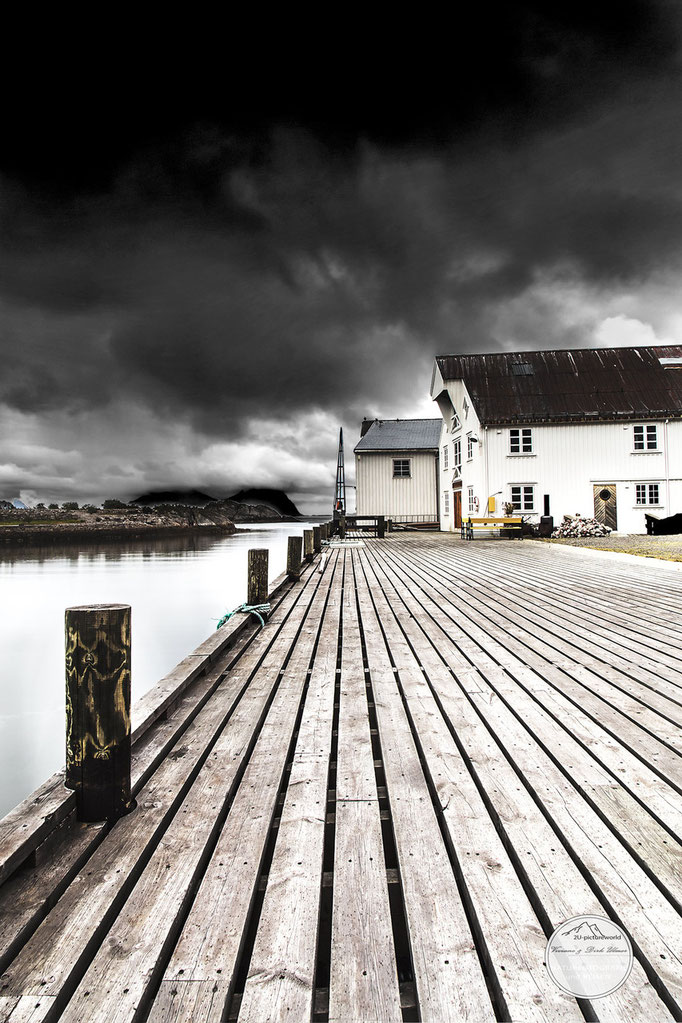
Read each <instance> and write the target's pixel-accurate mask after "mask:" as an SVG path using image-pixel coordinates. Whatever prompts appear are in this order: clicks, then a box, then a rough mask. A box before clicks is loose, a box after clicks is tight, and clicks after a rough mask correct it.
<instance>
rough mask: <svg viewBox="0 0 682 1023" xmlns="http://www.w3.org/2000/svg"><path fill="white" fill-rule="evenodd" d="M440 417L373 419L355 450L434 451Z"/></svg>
mask: <svg viewBox="0 0 682 1023" xmlns="http://www.w3.org/2000/svg"><path fill="white" fill-rule="evenodd" d="M441 426H442V420H441V419H375V420H374V422H373V423H372V425H371V426H370V428H369V429H368V430H367V431H366V433H365V434H364V435H363V436H362V437H361V438H360V440H359V441H358V443H357V444H356V445H355V450H356V451H429V450H433V451H435V450H436V449H437V447H438V444H439V442H440V429H441Z"/></svg>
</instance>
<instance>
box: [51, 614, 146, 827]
mask: <svg viewBox="0 0 682 1023" xmlns="http://www.w3.org/2000/svg"><path fill="white" fill-rule="evenodd" d="M65 632H66V776H65V779H64V781H65V784H66V786H67V787H68V788H71V789H75V791H76V815H77V817H78V820H79V821H104V820H116V818H117V817H121V816H123V814H125V813H128V812H129V811H130V810H132V809H133V807H134V805H135V804H134V802H133V801H131V798H130V605H129V604H93V605H88V606H84V607H68V608H67V609H66V614H65Z"/></svg>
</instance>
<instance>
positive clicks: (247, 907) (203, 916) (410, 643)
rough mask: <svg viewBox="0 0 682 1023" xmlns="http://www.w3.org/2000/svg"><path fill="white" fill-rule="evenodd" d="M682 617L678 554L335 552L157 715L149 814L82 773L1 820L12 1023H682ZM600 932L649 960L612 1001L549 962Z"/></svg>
mask: <svg viewBox="0 0 682 1023" xmlns="http://www.w3.org/2000/svg"><path fill="white" fill-rule="evenodd" d="M681 607H682V573H676V572H674V571H665V570H664V569H663V568H661V567H660V566H657V565H655V564H654V563H652V564H648V563H641V562H639V561H637V562H635V561H633V563H632V565H630V564H625V563H621V562H618V561H607V560H606V559H604V558H603V557H601V556H599V555H588V554H580V555H579V554H576V553H575V552H573V551H565V550H563V549H557V548H556V547H554V546H549V545H543V544H538V543H532V542H522V543H521V542H519V541H503V540H499V541H497V540H496V541H475V542H473V543H466V542H461V541H459V540H458V539H456V538H455V537H453V536H449V535H438V534H425V535H414V534H399V535H389V536H388V537H387V538H386V539H383V540H378V539H370V538H367V537H365V538H363V539H362V540H361V541H360V544H359V545H355V546H353V545H350V544H348V543H347V545H346V546H342V545H336V544H334V543H332V544H331V545H330V546H329V548H327V549H326V550H325V551H324V552H323V555H322V558H321V559H319V558H318V559H317V560H316V561H315V562H313V564H312V565H310V566H308V567H307V568H306V569H305V571H304V573H303V576H302V578H301V581H300V582H298V583H286V584H284V585H282V586H280V588H279V590H278V593H277V595H276V597H275V598H274V600H273V610H272V613H271V616H270V618H269V620H268V622H267V624H266V626H265V628H264V629H262V630H261V631H257V629H256V628H255V626H253V625H251V624H250V623H246V622H244V621H243V620H241V621H240V623H239V625H237V624H235V620H234V619H233V620H231V622H230V623H229V624H228V626H225V629H226V630H227V632H226V633H225V634H224V635H226V636H228V638H230V637H231V639H230V642H229V643H228V645H227V646H225V647H224V649H222V650H221V649H220V646H221V643H222V644H223V646H224V644H225V642H226V640H225V639H224V638H223V640H221V641H220V642H219V641H218V640H216V639H212V640H211V641H208V642H207V644H206V645H205V649H203V650H202V649H201V648H200V650H199V651H198V652H196V653H195V654H194V655H192V657H193V658H194V661H195V662H196V663H195V664H194V667H192V663H193V662H192V658H189V659H188V662H187V663H185V664H184V665H183V666H180V667H179V668H178V670H177V672H176V673H175V674H174V675H172V676H170V677H169V679H167V680H165V681H164V683H163V684H162V686H161V687H160V688H159V689H158V690H157V691H155V692H154V693H152V694H150V697H149V698H148V699H147V701H146V703H145V704H144V706H143V708H142V711H141V719H140V720H141V723H138V728H137V730H136V736H137V741H136V742H135V744H134V747H133V784H134V793H135V796H136V799H137V808H136V810H135V811H134V812H133V813H131V814H130V815H128V816H126V817H124V818H122V819H121V820H119V821H118V822H117V823H116V824H115V825H114V826H113V827H111V828H109V827H105V826H96V825H84V824H78V823H77V822H75V820H74V818H73V812H72V811H73V797H72V794H68V793H65V791H64V790H63V788H61V785H60V783H59V779H58V778H57V779H56V780H52V782H50V783H49V784H48V785H47V786H46V787H45V788H44V789H43V790H42V791H41V792H40V793H39V794H38V795H37V797H36V800H35V802H34V803H33V804H31V803H30V801H29V803H27V804H26V805H24V806H22V807H21V808H19V810H18V811H16V812H15V813H14V814H10V815H9V817H8V818H6V819H5V821H2V822H0V878H4V883H3V884H2V886H1V887H0V921H1V925H0V974H1V976H0V1021H2V1023H5V1021H11V1023H38V1021H51V1020H57V1019H60V1020H64V1021H68V1023H75V1021H89V1023H90V1021H97V1023H99V1021H101V1023H105V1021H106V1023H114V1021H124V1020H125V1021H129V1020H131V1021H132V1020H135V1021H142V1020H149V1021H150V1023H180V1021H186V1023H189V1021H197V1023H209V1021H210V1023H222V1021H230V1020H238V1021H239V1023H267V1021H271V1020H272V1021H274V1020H278V1021H279V1020H287V1021H290V1023H298V1021H304V1020H312V1021H323V1020H330V1021H333V1023H353V1021H365V1023H370V1021H378V1020H381V1021H384V1020H387V1021H388V1020H390V1021H394V1020H395V1021H399V1020H419V1019H421V1020H429V1021H434V1023H443V1021H451V1020H452V1021H455V1020H456V1021H459V1020H469V1021H475V1023H479V1021H486V1020H491V1021H492V1020H514V1021H519V1023H526V1021H530V1020H548V1021H550V1020H551V1021H563V1020H576V1021H578V1020H603V1021H614V1023H615V1021H619V1023H620V1021H623V1020H633V1021H636V1023H639V1021H641V1023H656V1021H659V1020H660V1021H663V1020H670V1019H675V1020H680V1019H682V963H681V955H682V952H681V948H680V945H681V943H680V937H681V936H682V925H681V917H680V912H681V911H682V846H681V845H680V837H681V836H682V798H681V793H682V760H681V759H680V754H681V752H682V736H681V732H680V722H681V721H682V617H681V615H680V608H681ZM230 630H232V632H231V631H230ZM221 632H222V630H221ZM178 680H182V681H183V685H184V688H183V689H182V691H176V689H175V685H176V683H177V682H178ZM57 824H58V825H59V826H56V825H57ZM41 843H42V844H41ZM587 913H596V914H599V915H603V916H608V917H610V918H611V919H613V920H615V921H616V922H618V923H620V924H621V925H622V926H623V927H624V928H625V930H626V931H627V932H628V934H629V936H630V938H631V941H632V945H633V948H634V951H635V964H634V968H633V970H632V973H631V975H630V977H629V979H628V980H627V981H626V983H625V985H624V986H623V987H622V988H620V990H619V991H617V992H616V993H614V994H612V995H609V996H607V997H605V998H602V999H595V1000H593V1001H592V1002H589V1003H588V1002H586V1001H580V1002H578V1001H577V1000H576V999H574V998H572V997H571V996H569V995H566V994H564V993H562V992H561V991H560V990H559V989H558V988H557V987H556V986H555V985H554V984H553V982H552V980H551V979H550V978H549V976H548V974H547V971H546V968H545V967H544V965H543V957H544V952H545V945H546V941H547V938H548V936H549V935H550V934H551V933H552V931H553V929H554V928H555V926H557V925H558V924H560V923H561V922H562V921H563V920H566V919H568V918H570V917H573V916H576V915H579V914H587Z"/></svg>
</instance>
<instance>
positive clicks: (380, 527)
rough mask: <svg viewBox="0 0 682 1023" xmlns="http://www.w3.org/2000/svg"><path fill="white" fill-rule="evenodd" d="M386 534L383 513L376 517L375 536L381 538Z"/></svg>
mask: <svg viewBox="0 0 682 1023" xmlns="http://www.w3.org/2000/svg"><path fill="white" fill-rule="evenodd" d="M385 534H386V519H385V517H384V516H383V515H379V516H378V517H377V536H378V537H379V539H380V540H383V538H384V536H385Z"/></svg>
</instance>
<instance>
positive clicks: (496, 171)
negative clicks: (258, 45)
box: [0, 2, 682, 492]
mask: <svg viewBox="0 0 682 1023" xmlns="http://www.w3.org/2000/svg"><path fill="white" fill-rule="evenodd" d="M595 7H596V8H597V9H596V10H595ZM486 11H487V13H486V14H485V15H482V16H481V17H480V18H478V19H477V18H476V17H475V16H472V15H469V16H468V17H465V18H463V20H462V22H461V24H460V28H459V32H458V33H455V34H453V33H447V35H446V34H445V33H444V32H443V28H444V26H440V27H439V26H438V25H437V24H431V25H430V26H429V29H428V31H424V29H423V26H422V27H420V26H418V25H417V26H414V25H410V26H409V29H410V31H409V33H407V34H408V35H409V45H408V46H406V45H405V42H404V41H403V44H402V46H401V47H396V46H395V45H392V42H393V40H392V38H391V32H390V30H389V31H388V32H387V34H386V37H385V38H384V40H383V47H382V49H381V50H380V51H377V50H376V48H375V49H372V46H371V42H372V41H371V40H370V39H369V37H367V38H365V37H363V36H362V35H361V34H360V33H357V32H356V34H355V37H354V42H353V45H352V48H351V49H350V50H349V49H347V48H346V49H344V48H343V47H342V46H339V53H340V54H341V56H340V55H339V54H337V53H336V51H335V52H331V51H330V50H329V49H327V48H325V46H323V45H319V46H317V48H316V49H315V50H314V52H313V55H312V57H311V56H310V53H309V54H308V55H307V57H308V59H307V62H305V63H303V62H302V61H301V60H300V59H298V53H297V52H288V54H287V61H286V62H283V61H282V60H281V59H280V60H279V61H277V60H275V61H272V62H270V61H269V53H268V54H267V55H266V54H263V53H261V54H260V57H259V61H258V63H257V65H254V66H253V67H251V68H250V69H249V70H248V74H246V72H245V66H244V62H242V61H236V62H234V61H233V62H232V63H230V62H229V61H228V62H225V61H223V63H222V64H221V65H220V68H219V71H214V72H211V73H208V74H207V73H206V72H203V73H199V75H198V77H196V78H191V79H190V78H189V76H188V75H186V74H183V75H176V76H175V78H171V77H170V76H168V75H166V74H164V72H163V70H162V71H161V72H160V73H159V74H157V75H156V77H154V76H153V75H152V74H151V73H150V71H149V68H147V69H146V74H147V78H148V79H149V81H151V82H152V83H153V84H152V87H150V88H149V89H148V90H146V91H145V90H138V89H137V88H134V87H133V86H135V85H136V83H137V74H138V73H139V72H138V71H137V69H136V68H135V67H133V68H127V69H126V70H127V72H128V77H127V78H122V76H121V75H119V77H118V78H117V79H116V81H117V82H121V81H124V80H125V81H128V84H129V86H130V87H129V88H128V89H127V90H126V89H124V88H119V89H118V91H111V92H108V91H107V90H106V89H104V88H102V87H101V79H98V78H97V77H96V76H95V79H94V81H95V83H96V86H95V89H94V91H95V94H96V99H97V116H95V117H86V115H85V113H84V108H83V90H82V87H81V91H80V92H79V91H78V90H76V89H75V87H74V86H72V83H71V82H70V80H69V79H68V75H67V76H66V77H65V79H64V81H62V80H61V79H60V81H62V86H61V91H60V88H55V91H54V94H52V93H50V92H49V91H44V92H43V94H42V96H41V104H42V105H41V107H40V109H36V110H32V111H31V117H30V118H28V119H25V120H24V122H22V123H21V124H20V123H19V121H17V120H16V119H15V118H14V117H13V115H11V116H10V118H9V122H8V128H7V132H6V135H5V147H6V148H5V154H4V158H3V163H2V167H3V175H4V176H3V182H4V184H3V194H2V218H3V242H2V246H1V248H0V259H1V261H2V262H1V264H0V271H1V273H0V297H1V299H2V316H3V323H4V327H3V373H2V376H1V377H0V402H4V403H5V404H6V405H8V406H10V407H11V408H16V409H19V410H21V411H23V412H31V411H36V412H39V413H41V414H48V413H50V412H60V413H61V412H64V411H69V410H70V411H71V412H72V413H73V414H74V415H76V414H81V413H84V412H87V411H89V412H90V413H92V415H100V414H101V415H103V414H104V411H105V410H106V409H107V408H111V409H113V407H114V406H115V405H116V404H117V403H120V402H121V401H122V400H124V399H125V401H127V402H128V403H130V404H131V405H132V406H135V407H137V408H139V409H149V410H151V413H152V414H153V415H155V416H157V417H160V418H161V420H163V418H164V417H173V418H175V419H176V420H178V421H182V422H183V423H187V424H189V426H190V427H191V428H192V429H193V430H194V431H196V435H197V436H200V435H201V436H203V437H205V438H206V437H208V438H211V437H212V438H228V439H230V438H231V439H234V438H237V437H241V438H243V439H244V441H247V440H249V438H250V437H251V434H252V432H253V423H254V421H256V422H261V421H267V422H268V423H271V424H277V423H278V424H279V434H280V436H281V437H285V436H287V428H288V427H287V424H291V423H298V422H299V420H300V417H301V416H304V415H306V414H307V413H308V412H314V410H315V409H322V410H326V412H328V413H329V414H330V415H333V416H335V417H336V418H337V419H338V420H339V421H343V422H345V423H347V422H349V421H350V422H354V421H355V420H357V418H358V417H359V416H360V415H362V414H363V413H365V412H373V411H376V410H381V412H382V413H383V414H389V415H390V414H391V413H392V412H393V414H400V412H401V410H402V409H403V408H407V407H409V406H410V403H411V402H413V401H414V399H415V398H416V397H420V396H421V395H422V394H423V392H424V391H425V390H426V388H427V387H428V379H429V374H430V360H431V356H432V355H433V354H434V352H435V351H437V350H440V351H445V350H473V349H476V348H485V349H489V350H491V349H494V348H496V347H500V346H504V345H506V346H508V345H509V344H513V345H515V346H516V347H529V346H535V345H541V346H543V347H550V346H552V345H561V344H566V343H569V344H580V343H592V340H593V339H592V337H591V336H590V335H589V334H588V335H587V336H586V335H585V333H584V322H587V319H589V318H587V319H586V320H585V321H584V322H583V321H582V320H580V321H579V322H578V324H576V321H575V317H574V318H573V320H571V321H570V322H569V321H568V320H567V319H564V320H562V318H561V316H560V315H558V313H557V308H556V305H553V304H552V299H551V295H552V294H553V291H552V289H554V290H555V291H556V293H557V294H559V293H560V292H561V289H562V288H566V287H569V286H570V287H571V288H573V289H576V288H577V289H580V288H583V289H585V290H591V291H592V292H594V291H595V290H601V291H603V292H604V293H607V292H608V291H609V289H614V288H621V289H625V290H630V291H633V290H634V291H636V290H637V289H638V288H646V287H647V286H648V285H649V284H650V282H651V281H652V280H656V279H657V275H659V274H661V273H662V272H663V271H666V272H667V271H670V269H671V268H674V267H675V266H677V265H679V262H680V256H681V255H682V251H681V250H682V190H681V189H680V187H679V169H678V168H679V166H680V160H681V157H682V153H681V152H680V133H679V128H678V124H679V113H680V105H681V101H682V90H681V79H680V69H679V42H680V35H679V21H680V19H679V15H678V8H677V6H676V5H675V4H667V3H665V2H663V3H618V4H613V5H612V4H603V5H594V4H592V5H587V4H580V3H574V4H570V5H568V4H566V5H564V4H561V3H558V4H552V5H551V9H550V8H549V7H548V5H547V4H544V3H519V4H506V5H504V7H503V8H502V9H501V13H500V14H499V17H498V19H497V20H494V19H492V18H491V17H490V16H489V13H490V12H489V9H488V8H486ZM341 51H343V52H341ZM377 53H380V54H383V55H384V56H383V58H381V57H377ZM419 56H421V57H427V58H428V67H427V70H426V71H425V72H420V73H419V74H417V71H416V59H417V57H419ZM266 58H268V59H266ZM205 64H206V65H207V66H210V65H211V54H210V53H207V54H206V59H205ZM104 65H105V67H104V70H105V71H106V61H105V62H104ZM245 74H246V77H245ZM207 85H209V86H210V88H206V87H205V86H207ZM71 91H73V97H77V98H78V103H71V104H69V103H67V102H65V100H66V99H68V98H70V97H71ZM57 106H58V107H59V111H60V116H59V117H57V115H56V108H57ZM15 121H16V123H15ZM22 132H23V133H22ZM46 156H48V157H50V158H49V159H46ZM538 289H540V292H541V294H540V296H539V297H538ZM543 289H544V290H543ZM548 295H549V297H547V296H548ZM592 327H593V328H594V327H596V321H595V322H594V323H592ZM581 330H582V331H583V333H582V335H581V333H580V331H581ZM297 417H299V418H297ZM297 437H298V434H297V428H294V427H292V428H291V429H290V433H289V434H288V439H287V440H286V444H287V445H288V447H287V450H290V451H292V452H295V453H296V456H297V457H298V458H299V459H300V458H304V457H305V450H300V443H299V441H298V439H297ZM188 443H189V442H188ZM282 443H284V440H282ZM144 444H145V440H144V438H141V441H140V445H141V449H143V448H144ZM303 447H304V448H305V445H303ZM325 451H326V449H325ZM320 457H322V452H321V453H320ZM325 457H326V456H325ZM140 465H142V460H141V461H140ZM115 469H116V466H115V464H113V463H112V473H111V475H114V476H115V475H116V472H115V471H114V470H115ZM282 471H283V472H284V470H282ZM290 471H291V473H292V474H295V472H296V468H295V466H294V467H292V469H291V470H290ZM281 478H282V479H284V476H282V477H281ZM292 478H293V477H292ZM299 483H300V488H299V489H300V491H301V492H305V489H306V487H307V486H309V487H310V488H313V487H314V486H315V485H316V484H315V481H314V480H311V481H309V482H308V483H306V482H301V481H299Z"/></svg>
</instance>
